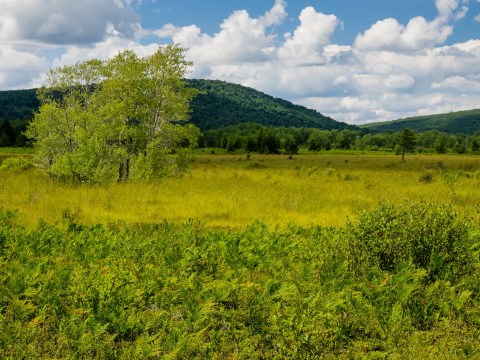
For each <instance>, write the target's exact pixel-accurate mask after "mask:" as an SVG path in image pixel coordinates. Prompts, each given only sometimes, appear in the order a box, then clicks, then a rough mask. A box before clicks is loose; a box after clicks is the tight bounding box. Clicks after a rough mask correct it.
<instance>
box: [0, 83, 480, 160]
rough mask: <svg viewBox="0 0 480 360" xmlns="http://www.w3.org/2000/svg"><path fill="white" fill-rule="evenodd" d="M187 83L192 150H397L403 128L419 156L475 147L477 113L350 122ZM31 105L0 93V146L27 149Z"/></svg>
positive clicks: (29, 96) (233, 89)
mask: <svg viewBox="0 0 480 360" xmlns="http://www.w3.org/2000/svg"><path fill="white" fill-rule="evenodd" d="M187 85H188V86H190V87H193V88H195V89H197V90H198V91H200V95H198V96H197V97H195V98H194V99H193V100H192V101H191V104H190V105H191V109H192V112H191V114H190V115H191V116H190V117H191V119H190V121H191V122H192V123H193V124H194V125H196V126H197V127H198V128H199V129H200V130H201V131H202V135H201V137H200V139H199V142H198V146H199V147H200V148H207V149H224V151H226V152H257V153H262V154H276V153H288V154H295V153H297V152H299V151H300V152H302V151H309V152H317V151H321V150H323V151H329V150H335V149H344V150H360V151H388V152H392V151H393V152H396V153H398V152H399V151H400V148H399V139H400V137H401V132H402V131H403V130H404V129H405V128H407V127H408V128H410V129H412V130H413V131H414V133H415V150H416V151H417V152H419V153H438V154H445V153H454V154H463V153H473V154H475V153H478V152H479V151H480V126H478V121H479V119H480V112H479V111H478V110H472V111H464V112H458V113H450V114H441V115H432V116H424V117H417V118H410V119H405V120H397V121H392V122H385V123H379V124H367V125H363V126H362V127H357V126H352V125H348V124H346V123H342V122H337V121H335V120H333V119H331V118H329V117H326V116H324V115H322V114H320V113H318V112H316V111H314V110H310V109H307V108H305V107H302V106H299V105H294V104H292V103H290V102H288V101H286V100H282V99H278V98H274V97H271V96H269V95H266V94H263V93H261V92H259V91H256V90H254V89H251V88H247V87H243V86H240V85H236V84H231V83H226V82H223V81H211V80H188V81H187ZM39 104H40V103H39V100H38V98H37V94H36V90H35V89H30V90H12V91H0V146H2V147H5V146H16V147H25V146H29V141H28V139H27V138H26V136H25V135H24V131H25V129H26V126H27V123H28V122H29V121H30V120H31V119H32V118H33V114H34V113H35V112H36V111H38V108H39Z"/></svg>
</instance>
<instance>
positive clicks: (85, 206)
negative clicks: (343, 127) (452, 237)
mask: <svg viewBox="0 0 480 360" xmlns="http://www.w3.org/2000/svg"><path fill="white" fill-rule="evenodd" d="M3 155H4V156H9V155H11V154H3ZM16 155H22V153H21V152H20V153H16ZM1 158H2V154H1V153H0V159H1ZM479 169H480V158H479V157H475V156H417V155H410V156H407V159H406V162H403V163H402V161H401V160H400V158H399V157H398V156H394V155H352V154H348V155H347V154H334V155H331V154H325V155H301V156H295V157H294V159H293V160H289V159H288V157H287V156H284V155H255V154H254V155H252V156H251V158H250V159H249V160H247V158H246V156H245V155H197V156H196V157H195V158H194V160H193V162H192V164H191V168H190V172H189V173H188V174H187V175H185V176H184V177H182V178H167V179H162V180H158V181H156V182H152V183H126V184H125V183H122V184H117V183H115V184H110V185H89V184H80V185H79V184H76V185H74V184H65V183H60V182H53V181H51V180H50V179H48V178H47V177H45V176H44V175H43V174H41V173H40V172H38V171H36V170H35V169H30V170H26V171H21V170H12V169H10V170H5V169H4V170H0V184H1V186H0V202H1V203H2V204H3V206H4V207H5V208H7V209H11V210H18V211H19V217H18V219H19V221H21V222H22V223H25V224H27V225H28V226H35V225H36V224H37V223H38V221H39V220H40V219H44V220H46V221H47V222H49V223H61V222H62V221H63V220H64V219H65V217H66V216H67V217H68V216H74V217H76V218H77V220H78V221H80V222H82V223H86V224H94V223H98V222H100V223H107V222H111V221H119V220H120V221H125V222H127V223H135V222H140V223H158V222H163V221H165V220H167V221H172V222H175V223H184V222H187V221H189V220H190V219H193V220H199V221H201V222H204V223H206V225H207V226H212V227H218V226H220V227H233V228H238V227H244V226H246V225H248V224H251V223H252V222H254V221H256V220H259V221H261V222H264V223H266V224H268V225H272V226H276V225H281V226H283V225H287V224H289V223H290V224H296V225H309V224H314V225H322V226H338V225H344V224H345V223H346V221H347V220H348V219H353V218H356V217H357V215H358V213H359V211H362V210H366V209H371V208H372V207H374V206H375V205H376V204H378V203H379V202H380V201H383V200H384V201H387V202H391V203H401V202H403V201H405V200H414V201H422V200H425V201H428V202H438V203H445V202H455V205H456V207H458V209H460V210H461V211H465V212H466V213H467V215H472V216H474V215H475V214H476V213H477V210H478V204H479V203H480V191H478V189H479V186H480V170H479Z"/></svg>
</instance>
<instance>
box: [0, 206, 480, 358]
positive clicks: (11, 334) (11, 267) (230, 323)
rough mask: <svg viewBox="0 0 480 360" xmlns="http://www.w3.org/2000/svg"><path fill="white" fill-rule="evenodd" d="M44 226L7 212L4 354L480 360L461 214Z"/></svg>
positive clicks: (477, 247)
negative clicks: (332, 223) (344, 220)
mask: <svg viewBox="0 0 480 360" xmlns="http://www.w3.org/2000/svg"><path fill="white" fill-rule="evenodd" d="M64 216H65V219H66V224H65V225H66V227H64V228H60V227H58V226H53V225H50V224H47V223H45V222H40V223H39V224H38V225H37V227H35V228H34V229H30V230H28V229H25V228H24V227H23V226H21V225H19V224H18V223H17V219H16V218H15V214H14V213H12V212H10V211H7V210H2V211H1V212H0V257H1V262H0V279H1V282H0V284H1V285H0V294H2V295H1V296H0V327H1V328H2V332H1V333H0V357H1V358H12V359H13V358H15V359H18V358H29V359H34V358H42V359H52V358H70V359H74V358H75V359H91V358H96V359H112V358H117V359H154V358H168V359H205V358H217V359H223V358H231V359H271V358H284V359H292V358H302V359H303V358H312V359H313V358H317V359H318V358H331V359H338V358H340V359H342V358H344V359H351V358H362V357H364V356H368V357H369V358H399V359H400V358H401V359H419V358H421V359H429V358H430V359H438V358H449V359H453V358H465V357H472V358H477V357H478V356H479V354H480V346H479V342H478V337H479V336H480V327H479V319H480V314H479V309H480V302H479V300H480V287H479V284H480V272H479V268H480V258H479V254H480V252H479V251H480V230H479V228H478V225H479V224H478V222H472V221H470V220H468V219H467V218H465V217H464V216H463V215H460V214H458V213H457V211H456V210H455V208H454V207H453V206H451V205H448V204H447V205H438V204H434V203H422V202H414V203H412V202H405V203H403V204H401V205H398V206H397V205H390V204H386V203H384V204H381V205H379V206H377V207H374V208H373V209H372V210H370V211H366V212H362V213H361V214H360V216H359V218H358V219H357V220H355V221H352V222H349V223H348V224H347V225H346V226H345V227H340V228H324V227H316V226H310V227H301V226H296V225H291V226H288V227H286V228H283V229H279V228H269V227H267V226H266V225H264V224H262V223H259V222H256V223H253V224H252V225H250V226H248V227H246V228H244V229H242V230H232V229H214V228H210V227H207V226H205V225H204V224H202V223H200V222H197V221H190V222H187V223H184V224H179V225H175V224H172V223H171V222H163V223H159V224H144V225H141V224H136V225H134V224H132V225H126V224H124V223H119V222H111V223H109V224H107V225H94V226H85V225H83V224H82V223H81V222H79V221H78V219H77V217H76V215H75V214H72V213H65V214H64Z"/></svg>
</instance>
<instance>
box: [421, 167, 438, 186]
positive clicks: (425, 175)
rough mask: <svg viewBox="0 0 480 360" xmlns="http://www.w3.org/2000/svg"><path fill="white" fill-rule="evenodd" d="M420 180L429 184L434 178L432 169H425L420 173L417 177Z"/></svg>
mask: <svg viewBox="0 0 480 360" xmlns="http://www.w3.org/2000/svg"><path fill="white" fill-rule="evenodd" d="M418 180H419V181H420V182H423V183H426V184H430V183H432V182H434V181H435V178H434V177H433V171H432V170H425V171H423V172H422V173H421V174H420V178H419V179H418Z"/></svg>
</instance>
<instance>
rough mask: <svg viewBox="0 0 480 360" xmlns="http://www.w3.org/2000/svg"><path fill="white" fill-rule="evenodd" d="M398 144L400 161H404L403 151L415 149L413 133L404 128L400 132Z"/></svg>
mask: <svg viewBox="0 0 480 360" xmlns="http://www.w3.org/2000/svg"><path fill="white" fill-rule="evenodd" d="M398 144H399V145H400V146H401V148H402V161H405V153H406V152H409V151H412V150H413V149H415V133H414V132H413V131H412V130H411V129H409V128H406V129H405V130H403V131H402V132H401V133H400V138H399V142H398Z"/></svg>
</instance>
